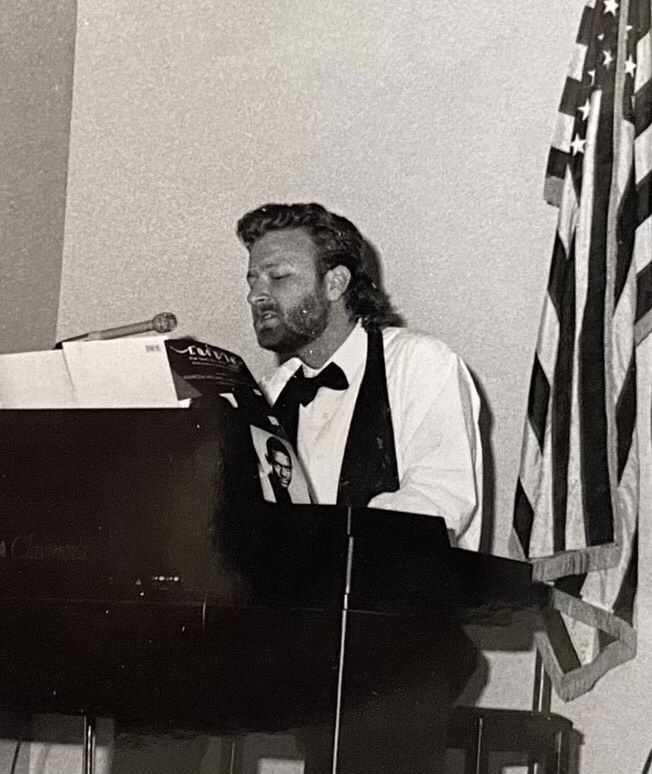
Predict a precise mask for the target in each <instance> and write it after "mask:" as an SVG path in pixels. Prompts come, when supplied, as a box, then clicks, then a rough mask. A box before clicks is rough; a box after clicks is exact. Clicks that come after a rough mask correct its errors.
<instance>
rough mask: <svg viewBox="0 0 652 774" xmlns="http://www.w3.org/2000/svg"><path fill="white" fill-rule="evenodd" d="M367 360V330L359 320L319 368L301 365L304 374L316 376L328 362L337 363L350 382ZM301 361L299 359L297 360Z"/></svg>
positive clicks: (350, 382)
mask: <svg viewBox="0 0 652 774" xmlns="http://www.w3.org/2000/svg"><path fill="white" fill-rule="evenodd" d="M366 361H367V332H366V331H365V329H364V328H363V327H362V323H361V322H360V320H358V322H357V323H356V324H355V327H354V328H353V330H352V331H351V333H349V335H348V336H347V337H346V339H344V341H343V342H342V343H341V344H340V346H339V347H338V348H337V349H336V350H335V352H333V354H332V355H331V356H330V357H329V358H328V360H327V361H326V362H325V363H324V365H322V366H321V367H320V368H310V367H309V366H307V365H305V363H304V365H303V370H304V372H305V374H306V376H316V375H317V374H318V373H319V372H320V371H323V369H324V368H326V366H327V365H329V364H330V363H335V364H336V365H338V366H339V367H340V368H341V369H342V371H344V374H345V376H346V378H347V380H348V382H349V384H352V383H353V381H354V379H355V378H356V376H357V375H358V373H359V371H360V370H361V369H362V368H364V365H365V363H366ZM299 362H301V361H299Z"/></svg>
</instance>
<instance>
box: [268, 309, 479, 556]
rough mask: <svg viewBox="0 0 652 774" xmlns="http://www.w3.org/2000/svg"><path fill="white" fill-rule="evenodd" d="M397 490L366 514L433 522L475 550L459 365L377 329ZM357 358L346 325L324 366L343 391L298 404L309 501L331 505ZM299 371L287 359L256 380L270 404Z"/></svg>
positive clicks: (426, 345)
mask: <svg viewBox="0 0 652 774" xmlns="http://www.w3.org/2000/svg"><path fill="white" fill-rule="evenodd" d="M383 346H384V352H385V368H386V371H387V389H388V393H389V405H390V409H391V412H392V424H393V426H394V438H395V445H396V458H397V465H398V475H399V482H400V485H399V489H398V490H397V491H396V492H383V493H381V494H379V495H377V496H376V497H374V498H372V499H371V500H370V502H369V503H360V505H368V506H369V507H371V508H386V509H389V510H394V511H406V512H408V513H421V514H426V515H431V516H443V517H444V519H445V520H446V523H447V526H448V529H449V532H451V533H452V535H453V536H454V539H455V540H456V542H457V545H459V546H460V547H461V548H468V549H473V550H476V549H477V548H478V546H479V542H480V526H481V524H480V522H481V515H482V514H481V512H482V449H481V446H480V434H479V430H478V416H479V412H480V400H479V398H478V394H477V392H476V389H475V386H474V384H473V381H472V379H471V376H470V374H469V372H468V370H467V368H466V366H465V365H464V363H463V362H462V360H461V359H460V358H459V357H458V356H457V355H456V354H455V353H454V352H452V351H451V350H450V349H449V348H448V347H447V346H446V345H445V344H444V343H443V342H441V341H439V340H438V339H436V338H434V337H433V336H430V335H429V334H426V333H422V332H420V331H415V330H410V329H407V328H385V329H384V330H383ZM366 359H367V333H366V331H365V330H364V329H363V328H362V326H361V325H360V323H358V324H357V325H356V327H355V328H354V329H353V331H352V332H351V333H350V334H349V336H348V337H347V339H346V340H345V341H344V343H343V344H342V345H341V346H340V348H339V349H338V350H337V351H336V352H335V353H334V354H333V356H332V357H331V358H330V360H328V361H327V362H326V363H324V365H323V366H322V368H319V369H312V368H309V367H308V366H306V365H304V366H303V367H304V371H305V373H306V376H314V375H315V374H317V373H318V372H319V371H321V370H322V369H323V368H325V367H326V366H327V365H328V363H330V362H335V363H337V365H339V366H340V368H342V370H343V371H344V373H345V374H346V378H347V379H348V382H349V387H348V389H346V390H331V389H328V388H322V389H320V390H319V392H318V393H317V395H316V397H315V399H314V400H313V401H312V403H309V404H308V405H307V406H300V407H299V426H298V433H297V453H298V456H299V459H300V460H301V462H302V465H303V467H304V470H305V472H306V476H307V477H308V479H309V481H310V483H311V486H312V490H313V493H314V495H315V497H316V499H317V502H319V503H324V504H334V503H335V502H336V499H337V490H338V485H339V477H340V469H341V467H342V459H343V457H344V449H345V446H346V440H347V437H348V433H349V426H350V424H351V418H352V416H353V409H354V407H355V402H356V399H357V397H358V392H359V390H360V384H361V382H362V377H363V375H364V371H365V366H366ZM301 365H302V362H301V360H300V359H299V358H297V357H294V358H291V359H290V360H288V361H286V362H285V363H283V365H281V366H279V368H277V369H276V370H275V371H274V372H273V373H272V374H271V375H270V376H268V377H266V378H265V379H263V380H262V382H261V386H262V389H263V391H264V392H265V394H266V396H267V398H268V400H269V401H270V403H272V404H273V403H274V402H275V400H276V398H278V396H279V395H280V393H281V390H282V389H283V387H284V386H285V384H286V382H287V381H288V379H289V378H290V377H291V376H292V374H293V373H294V372H295V371H296V370H297V368H299V366H301Z"/></svg>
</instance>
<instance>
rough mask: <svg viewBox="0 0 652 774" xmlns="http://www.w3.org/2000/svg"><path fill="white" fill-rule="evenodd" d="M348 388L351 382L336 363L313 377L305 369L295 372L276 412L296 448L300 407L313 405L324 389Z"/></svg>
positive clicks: (279, 401)
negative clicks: (319, 392) (306, 373)
mask: <svg viewBox="0 0 652 774" xmlns="http://www.w3.org/2000/svg"><path fill="white" fill-rule="evenodd" d="M348 386H349V382H348V380H347V378H346V375H345V374H344V371H342V369H341V368H340V367H339V366H338V365H336V364H335V363H329V365H327V366H326V368H324V370H323V371H320V372H319V373H318V374H317V375H316V376H312V377H309V376H306V375H305V374H304V372H303V368H299V369H298V370H297V371H295V373H294V374H293V375H292V376H291V377H290V379H289V380H288V382H287V384H286V385H285V387H284V388H283V390H282V391H281V394H280V395H279V396H278V398H277V400H276V403H274V412H275V414H276V416H277V418H278V420H279V422H280V423H281V424H282V425H283V429H284V430H285V432H286V433H287V434H288V438H289V439H290V440H291V441H292V443H293V444H295V446H296V442H297V427H298V424H299V405H302V406H307V405H308V404H309V403H311V402H312V401H313V400H314V399H315V395H317V392H318V391H319V390H320V388H322V387H328V388H330V389H331V390H346V389H347V387H348Z"/></svg>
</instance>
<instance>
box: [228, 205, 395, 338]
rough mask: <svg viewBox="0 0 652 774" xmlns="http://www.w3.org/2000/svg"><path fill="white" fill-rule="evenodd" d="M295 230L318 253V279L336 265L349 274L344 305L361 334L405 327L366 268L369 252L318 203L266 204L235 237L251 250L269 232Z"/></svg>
mask: <svg viewBox="0 0 652 774" xmlns="http://www.w3.org/2000/svg"><path fill="white" fill-rule="evenodd" d="M298 228H302V229H304V230H305V231H306V232H307V233H308V234H309V235H310V237H311V239H312V241H313V244H314V245H315V248H316V249H317V254H318V257H319V266H318V272H319V275H320V276H321V277H323V276H324V275H325V274H326V272H327V271H329V270H330V269H334V268H335V267H336V266H346V268H347V269H348V270H349V271H350V272H351V280H350V282H349V285H348V287H347V289H346V291H345V292H344V302H345V304H346V309H347V311H348V313H349V316H350V318H351V319H352V320H361V321H362V325H363V326H364V328H365V330H372V329H373V330H379V329H382V328H386V327H387V326H388V325H397V326H400V325H403V324H404V323H403V320H402V318H401V316H400V315H399V314H398V312H396V310H395V309H394V307H393V306H392V304H391V302H390V300H389V296H388V295H387V293H385V291H384V290H383V289H382V288H380V287H379V286H378V285H377V284H376V283H375V282H374V281H373V279H372V278H371V276H370V275H369V273H368V272H367V270H366V268H365V256H366V257H367V260H368V259H369V256H371V255H372V254H373V251H372V248H371V247H370V246H369V244H368V243H367V242H366V241H365V239H364V237H363V236H362V234H361V233H360V232H359V231H358V229H357V228H356V227H355V226H354V225H353V223H351V221H350V220H347V219H346V218H343V217H342V216H341V215H335V213H332V212H329V211H328V210H327V209H326V208H325V207H322V205H321V204H315V203H311V204H265V205H263V206H262V207H259V208H258V209H255V210H252V211H251V212H248V213H247V214H246V215H243V217H242V218H240V220H239V221H238V226H237V233H238V238H239V239H240V241H241V242H242V243H243V244H244V245H245V246H246V248H247V249H248V250H251V248H252V247H253V245H254V244H255V243H256V242H257V241H258V240H259V239H260V238H261V237H262V236H264V235H265V234H267V233H268V232H269V231H281V230H284V229H298Z"/></svg>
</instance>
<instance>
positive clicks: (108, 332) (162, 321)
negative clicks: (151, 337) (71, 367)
mask: <svg viewBox="0 0 652 774" xmlns="http://www.w3.org/2000/svg"><path fill="white" fill-rule="evenodd" d="M176 327H177V318H176V317H175V316H174V315H173V314H172V312H161V313H160V314H157V315H155V316H154V317H152V319H151V320H144V321H143V322H137V323H131V324H129V325H119V326H118V327H117V328H104V329H103V330H100V331H90V333H83V334H82V335H81V336H73V337H72V338H70V339H64V341H104V340H106V339H120V338H122V337H123V336H136V335H137V334H139V333H148V332H149V331H156V332H157V333H170V331H173V330H174V329H175V328H176ZM63 343H64V342H59V344H57V348H58V347H59V345H60V344H63Z"/></svg>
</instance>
